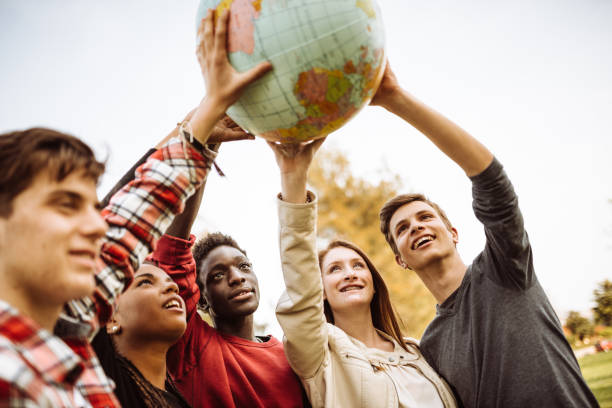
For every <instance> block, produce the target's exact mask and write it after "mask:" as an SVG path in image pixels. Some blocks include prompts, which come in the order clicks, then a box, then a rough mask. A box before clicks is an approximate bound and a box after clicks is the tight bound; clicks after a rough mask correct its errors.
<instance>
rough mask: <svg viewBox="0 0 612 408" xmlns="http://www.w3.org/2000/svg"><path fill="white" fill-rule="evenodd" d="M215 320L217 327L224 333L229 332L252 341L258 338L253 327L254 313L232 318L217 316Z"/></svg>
mask: <svg viewBox="0 0 612 408" xmlns="http://www.w3.org/2000/svg"><path fill="white" fill-rule="evenodd" d="M214 322H215V329H217V330H218V331H220V332H221V333H223V334H229V335H231V336H236V337H240V338H242V339H245V340H250V341H255V340H256V339H255V330H254V328H253V314H250V315H247V316H241V317H238V318H235V319H231V320H225V319H222V318H219V317H215V318H214Z"/></svg>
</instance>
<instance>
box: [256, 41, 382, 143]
mask: <svg viewBox="0 0 612 408" xmlns="http://www.w3.org/2000/svg"><path fill="white" fill-rule="evenodd" d="M374 53H375V54H377V55H378V54H380V55H383V53H384V51H383V50H382V49H379V50H375V51H374ZM367 54H368V50H367V48H365V47H364V49H363V53H362V55H361V57H362V58H360V59H359V62H358V63H357V66H355V64H354V63H353V61H352V60H349V61H347V62H346V64H345V65H344V68H343V70H342V71H340V70H333V71H330V70H328V69H325V68H317V67H315V68H313V69H311V70H309V71H306V72H301V73H300V75H299V77H298V80H297V83H296V84H295V88H294V93H295V95H296V96H297V98H298V100H299V102H300V104H301V105H302V106H303V107H304V108H305V109H306V111H305V113H304V115H303V116H304V117H303V119H301V120H299V121H298V122H297V123H296V124H295V125H293V126H292V127H289V128H286V129H276V130H273V131H270V132H267V133H263V134H262V135H261V136H262V137H264V138H266V139H269V140H278V141H301V140H308V139H313V138H317V137H323V136H325V135H328V134H330V133H331V132H333V131H334V130H337V129H338V128H340V127H341V126H342V125H344V124H345V123H346V122H347V121H348V120H349V119H350V118H351V117H352V116H353V115H354V114H356V113H357V111H359V109H360V108H361V107H362V105H363V104H364V103H365V101H369V100H370V99H371V97H372V96H373V95H369V94H368V92H372V91H373V90H376V88H377V87H378V86H377V85H378V84H377V83H378V82H379V81H380V79H381V76H382V72H383V69H384V64H378V66H377V67H376V68H374V69H373V68H372V65H371V64H369V63H367V62H365V61H366V59H365V57H366V56H367ZM375 59H376V58H375Z"/></svg>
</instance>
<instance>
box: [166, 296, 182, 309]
mask: <svg viewBox="0 0 612 408" xmlns="http://www.w3.org/2000/svg"><path fill="white" fill-rule="evenodd" d="M162 307H163V308H164V309H167V310H177V311H181V312H182V311H183V303H182V302H181V301H180V300H178V299H177V298H176V297H172V298H171V299H170V300H168V301H167V302H166V303H164V304H163V305H162Z"/></svg>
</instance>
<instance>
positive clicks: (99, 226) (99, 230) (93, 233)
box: [81, 206, 108, 241]
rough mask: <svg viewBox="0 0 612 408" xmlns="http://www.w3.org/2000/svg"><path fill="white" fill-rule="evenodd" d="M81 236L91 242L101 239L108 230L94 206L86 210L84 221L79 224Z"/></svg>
mask: <svg viewBox="0 0 612 408" xmlns="http://www.w3.org/2000/svg"><path fill="white" fill-rule="evenodd" d="M81 227H82V231H83V234H84V235H86V236H87V237H88V238H90V239H91V240H92V241H98V240H99V239H101V238H102V237H103V236H104V235H105V234H106V231H107V230H108V224H107V223H106V221H105V220H104V218H103V217H102V214H101V213H100V211H99V210H98V209H96V208H95V207H94V206H91V208H89V209H88V210H87V213H86V215H85V219H84V220H83V222H82V223H81Z"/></svg>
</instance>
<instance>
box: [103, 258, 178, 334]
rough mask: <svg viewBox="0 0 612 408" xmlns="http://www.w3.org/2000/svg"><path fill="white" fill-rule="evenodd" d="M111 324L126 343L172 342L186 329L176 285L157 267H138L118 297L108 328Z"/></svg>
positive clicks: (148, 265) (147, 265)
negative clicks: (137, 341)
mask: <svg viewBox="0 0 612 408" xmlns="http://www.w3.org/2000/svg"><path fill="white" fill-rule="evenodd" d="M113 325H118V326H119V327H120V328H121V331H120V334H119V336H122V337H124V338H126V339H128V340H129V339H145V340H153V341H167V342H168V343H174V342H175V341H176V340H178V339H179V338H180V337H181V336H182V335H183V333H184V332H185V328H186V327H187V322H186V317H185V302H183V299H181V297H180V296H179V295H178V286H177V285H176V283H174V282H173V281H172V279H171V278H170V276H168V274H166V272H164V271H163V270H162V269H160V268H158V267H157V266H154V265H150V264H144V265H142V266H141V267H140V269H138V271H136V274H135V275H134V280H133V281H132V284H131V285H130V286H129V287H128V288H127V289H126V291H125V292H124V293H123V294H122V295H121V296H120V297H119V300H118V302H117V310H116V311H115V314H114V316H113V321H112V322H111V323H110V324H109V326H110V327H112V326H113ZM111 332H112V330H111Z"/></svg>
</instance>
